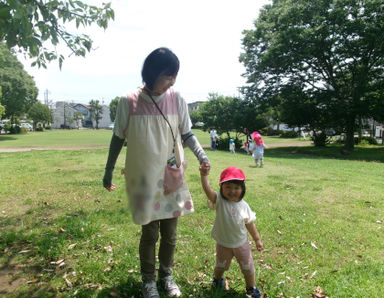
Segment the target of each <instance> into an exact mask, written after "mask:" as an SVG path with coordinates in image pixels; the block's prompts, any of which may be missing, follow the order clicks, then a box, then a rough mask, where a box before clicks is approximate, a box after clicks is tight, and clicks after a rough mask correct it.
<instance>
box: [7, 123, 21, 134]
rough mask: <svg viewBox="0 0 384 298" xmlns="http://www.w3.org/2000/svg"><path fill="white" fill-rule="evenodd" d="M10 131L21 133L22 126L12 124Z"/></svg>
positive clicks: (11, 132)
mask: <svg viewBox="0 0 384 298" xmlns="http://www.w3.org/2000/svg"><path fill="white" fill-rule="evenodd" d="M9 133H10V134H19V133H20V126H18V125H11V127H10V128H9Z"/></svg>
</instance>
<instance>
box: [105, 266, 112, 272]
mask: <svg viewBox="0 0 384 298" xmlns="http://www.w3.org/2000/svg"><path fill="white" fill-rule="evenodd" d="M111 269H112V268H111V267H109V266H108V267H107V268H105V269H104V272H108V271H111Z"/></svg>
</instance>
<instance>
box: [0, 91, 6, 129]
mask: <svg viewBox="0 0 384 298" xmlns="http://www.w3.org/2000/svg"><path fill="white" fill-rule="evenodd" d="M1 96H2V93H1V86H0V103H1ZM4 114H5V107H3V106H2V105H1V104H0V119H2V118H3V115H4ZM0 133H1V131H0Z"/></svg>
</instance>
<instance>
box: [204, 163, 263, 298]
mask: <svg viewBox="0 0 384 298" xmlns="http://www.w3.org/2000/svg"><path fill="white" fill-rule="evenodd" d="M200 177H201V184H202V186H203V189H204V192H205V194H206V195H207V198H208V205H209V207H210V208H211V209H215V210H216V218H215V223H214V225H213V229H212V232H211V235H212V237H213V238H214V239H215V241H216V265H215V269H214V279H213V286H214V287H218V288H222V289H224V290H226V282H225V279H224V278H223V274H224V272H225V271H226V270H228V269H229V266H230V264H231V260H232V258H233V257H236V259H237V262H238V263H239V265H240V268H241V271H242V273H243V275H244V278H245V284H246V291H247V294H248V295H251V297H257V298H259V297H260V291H259V289H258V288H257V287H256V286H255V268H254V262H253V258H252V251H251V247H250V244H249V242H248V232H249V234H250V235H251V236H252V239H253V240H254V241H255V243H256V247H257V249H258V250H259V251H261V250H263V249H264V244H263V243H262V242H261V240H260V235H259V232H258V231H257V229H256V226H255V224H254V220H255V219H256V215H255V213H254V212H253V211H252V210H251V208H250V207H249V205H248V204H247V203H246V202H245V201H244V200H243V197H244V195H245V175H244V173H243V171H242V170H241V169H239V168H235V167H229V168H226V169H225V170H224V171H223V172H222V173H221V175H220V193H217V192H216V191H214V190H213V189H212V188H211V186H210V184H209V180H208V173H207V171H206V170H205V169H204V167H202V166H201V167H200Z"/></svg>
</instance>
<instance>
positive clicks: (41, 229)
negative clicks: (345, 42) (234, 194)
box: [0, 131, 384, 297]
mask: <svg viewBox="0 0 384 298" xmlns="http://www.w3.org/2000/svg"><path fill="white" fill-rule="evenodd" d="M72 132H73V135H72V138H71V134H68V133H67V134H63V136H66V138H67V140H61V139H60V136H59V135H56V136H55V139H54V141H52V140H51V142H54V143H55V144H56V143H60V144H61V146H66V145H65V144H68V143H70V144H72V145H73V146H85V144H86V146H88V145H89V143H92V144H95V146H101V145H103V144H104V143H103V142H107V144H108V142H109V139H110V136H111V131H103V132H102V133H100V134H99V135H98V134H97V133H96V136H95V140H92V138H91V137H90V136H88V139H86V137H85V136H84V135H83V136H82V137H81V136H79V135H78V131H72ZM99 132H100V131H99ZM104 133H105V134H104ZM36 134H37V133H36ZM44 134H45V133H43V134H41V135H39V136H38V138H35V143H36V141H38V143H39V144H38V145H41V144H42V143H46V144H48V143H51V142H49V138H47V139H46V140H45V141H43V140H41V139H40V138H43V137H45V135H44ZM28 135H29V134H28ZM28 135H26V136H28ZM33 135H34V134H31V136H33ZM43 135H44V136H43ZM197 135H198V133H197ZM47 136H48V134H47ZM2 137H3V136H0V139H1V138H2ZM198 137H199V139H200V142H201V143H204V144H209V135H208V133H203V134H202V135H201V136H199V135H198ZM205 137H207V142H206V141H205V140H204V139H203V138H205ZM85 139H86V140H85ZM272 140H273V139H271V141H272ZM13 141H15V142H16V141H18V142H20V143H19V144H18V145H14V144H13V143H12V142H13ZM23 142H24V143H23ZM25 142H26V141H25V140H24V141H23V140H21V139H18V137H16V140H12V139H7V140H4V139H3V140H1V141H0V146H2V147H3V148H4V147H7V146H8V147H18V146H37V144H35V143H34V142H33V141H29V142H30V143H29V145H23V144H26V143H25ZM266 142H267V141H266ZM104 145H105V144H104ZM48 146H50V147H51V146H52V145H51V144H49V145H48ZM335 148H336V147H330V148H325V149H322V150H319V149H314V148H313V147H300V148H299V147H297V148H292V147H289V148H271V149H268V150H266V153H265V167H264V168H262V169H260V168H255V167H254V163H253V160H252V158H251V157H249V156H247V155H244V154H237V155H231V154H229V153H228V152H221V151H214V152H213V151H210V150H207V154H208V156H209V158H210V160H211V164H212V171H211V175H210V181H211V184H212V185H213V186H214V187H217V184H218V178H219V175H220V172H221V171H222V170H223V169H224V168H225V167H227V166H230V165H235V166H238V167H241V168H242V169H243V170H244V172H245V174H246V176H247V193H246V196H245V200H246V201H247V202H248V203H249V204H250V206H251V208H252V209H253V210H254V211H256V213H257V219H256V226H257V227H258V229H259V231H260V234H261V237H262V240H263V242H264V244H265V247H266V249H265V250H264V251H263V252H257V251H256V250H254V252H253V255H254V259H255V267H256V275H257V285H258V287H259V288H260V289H261V290H262V292H263V293H265V294H266V295H267V297H309V296H310V295H311V294H314V293H315V291H316V289H322V291H323V294H324V295H326V296H328V297H383V293H384V270H383V268H384V241H383V235H384V228H383V225H384V200H383V199H384V193H383V176H384V166H383V162H384V160H383V155H384V154H383V152H384V151H383V147H382V146H374V147H373V146H370V147H364V148H363V147H357V148H356V152H357V153H358V154H356V155H351V156H349V157H344V156H338V155H337V152H336V149H335ZM123 151H124V149H123ZM332 152H333V153H334V155H332V154H331V153H332ZM124 153H125V152H122V154H120V157H119V159H118V163H117V166H116V170H115V177H114V182H115V184H116V186H117V190H116V191H115V192H112V193H109V192H107V191H105V190H104V189H103V188H102V185H101V178H102V176H103V169H104V166H105V161H106V157H107V149H84V150H68V151H54V150H46V151H30V152H14V153H0V165H1V167H0V168H1V171H0V226H1V229H0V252H1V253H0V296H4V297H141V296H140V268H139V261H138V243H139V238H140V227H139V226H136V225H134V224H133V223H132V220H131V217H130V213H129V207H128V205H127V201H126V196H125V192H124V180H123V178H122V176H120V175H119V172H120V169H121V168H122V167H123V163H124ZM186 153H187V159H188V161H189V168H188V170H187V182H188V185H189V187H190V191H191V193H192V197H193V199H194V203H195V213H193V214H192V215H188V216H185V217H181V218H180V221H179V228H178V246H177V252H176V256H175V265H174V277H175V279H176V281H177V282H178V283H179V285H180V287H181V289H182V292H183V297H221V296H222V295H221V293H216V292H212V290H211V287H210V280H211V278H212V271H213V266H214V261H215V259H214V251H215V244H214V241H213V240H212V239H211V237H210V230H211V227H212V223H213V220H214V213H213V212H212V211H210V210H209V209H208V208H207V206H206V200H205V198H204V195H203V191H202V189H201V186H200V178H199V172H198V164H197V161H196V159H195V157H194V156H193V155H192V153H191V152H190V151H189V150H186ZM253 247H255V246H254V245H253ZM226 277H227V278H228V279H229V282H230V288H231V292H230V293H229V294H227V295H226V296H227V297H229V296H231V297H244V295H245V292H244V280H243V278H242V275H241V273H240V270H239V267H238V265H237V263H236V262H233V263H232V266H231V269H230V270H229V271H228V272H227V273H226ZM318 291H319V290H318ZM224 296H225V295H224Z"/></svg>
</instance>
